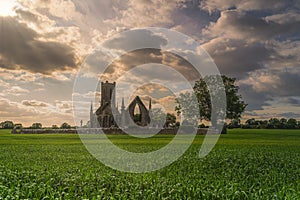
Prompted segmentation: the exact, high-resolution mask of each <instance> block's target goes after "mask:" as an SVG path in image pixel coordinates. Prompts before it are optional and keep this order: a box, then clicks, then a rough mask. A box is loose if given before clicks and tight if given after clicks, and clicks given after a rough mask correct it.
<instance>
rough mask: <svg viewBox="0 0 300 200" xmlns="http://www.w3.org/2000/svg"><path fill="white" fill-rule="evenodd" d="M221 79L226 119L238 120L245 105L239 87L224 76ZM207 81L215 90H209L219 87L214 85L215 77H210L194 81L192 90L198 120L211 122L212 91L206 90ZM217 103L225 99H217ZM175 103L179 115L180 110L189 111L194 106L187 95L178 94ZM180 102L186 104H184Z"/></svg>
mask: <svg viewBox="0 0 300 200" xmlns="http://www.w3.org/2000/svg"><path fill="white" fill-rule="evenodd" d="M221 77H222V81H223V84H224V89H225V94H226V105H227V108H226V119H230V120H239V119H240V118H241V115H242V113H243V112H244V110H245V108H246V106H247V104H245V102H244V101H243V100H242V97H241V95H240V94H239V93H238V90H239V87H238V86H237V85H236V83H235V81H236V79H235V78H230V77H227V76H224V75H222V76H221ZM207 81H209V82H210V84H211V85H213V86H214V85H215V86H214V87H215V88H214V87H212V88H211V90H213V89H216V87H221V86H220V85H218V84H214V83H216V81H217V78H216V77H215V76H210V77H206V78H205V79H203V78H201V79H200V80H198V81H196V82H195V85H194V87H193V90H194V94H195V96H196V99H197V101H198V106H199V111H200V120H207V121H212V120H213V119H211V118H212V116H211V112H212V104H211V93H212V92H214V91H209V90H208V86H207ZM215 96H217V95H215ZM218 101H225V99H219V100H218ZM176 102H177V103H178V105H177V106H176V108H175V110H176V111H177V112H179V113H180V112H181V111H182V110H185V109H189V108H188V107H189V106H194V105H193V103H191V102H193V100H192V95H191V94H188V93H183V94H180V96H179V97H178V98H177V99H176ZM182 102H186V104H185V103H182ZM196 110H198V109H196Z"/></svg>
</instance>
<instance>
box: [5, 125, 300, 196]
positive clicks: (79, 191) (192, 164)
mask: <svg viewBox="0 0 300 200" xmlns="http://www.w3.org/2000/svg"><path fill="white" fill-rule="evenodd" d="M203 138H204V136H197V137H196V139H195V141H194V143H193V144H192V145H191V147H190V148H189V150H188V151H187V152H186V153H185V154H184V155H183V156H182V157H181V158H180V159H179V160H178V161H176V162H174V163H173V164H171V165H170V166H168V167H166V168H163V169H161V170H159V171H155V172H150V173H144V174H133V173H124V172H119V171H116V170H113V169H110V168H109V167H106V166H104V165H103V164H101V163H100V162H99V161H97V160H96V159H95V158H94V157H93V156H91V155H90V154H89V153H88V151H87V150H86V149H85V147H84V146H83V145H82V143H81V140H80V139H79V137H78V135H75V134H74V135H11V134H10V133H9V131H7V130H0V199H55V198H57V199H300V130H239V129H235V130H229V131H228V134H227V135H222V136H221V138H220V140H219V141H218V143H217V145H216V146H215V148H214V149H213V151H212V152H211V153H210V154H209V155H208V156H207V157H205V158H203V159H200V158H199V157H198V153H199V149H200V146H201V143H202V141H203ZM110 139H111V140H112V141H113V142H115V143H116V144H118V145H120V146H122V147H123V148H126V149H128V150H131V151H136V150H137V149H143V151H147V150H153V149H158V148H160V147H161V146H164V145H166V144H167V143H168V141H169V140H170V139H171V137H170V136H165V135H161V136H157V137H155V138H152V139H148V140H143V143H144V144H143V143H141V142H137V141H136V140H133V139H132V138H128V137H126V136H110Z"/></svg>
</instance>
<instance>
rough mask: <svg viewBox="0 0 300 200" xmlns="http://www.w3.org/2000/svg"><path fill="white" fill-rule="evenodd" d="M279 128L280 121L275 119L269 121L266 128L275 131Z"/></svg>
mask: <svg viewBox="0 0 300 200" xmlns="http://www.w3.org/2000/svg"><path fill="white" fill-rule="evenodd" d="M279 127H280V121H279V119H277V118H271V119H269V123H268V128H271V129H276V128H279Z"/></svg>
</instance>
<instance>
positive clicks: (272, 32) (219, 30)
mask: <svg viewBox="0 0 300 200" xmlns="http://www.w3.org/2000/svg"><path fill="white" fill-rule="evenodd" d="M286 17H289V16H288V15H286ZM290 18H291V19H290V20H289V21H286V22H285V23H282V22H281V21H279V20H278V19H277V18H276V17H272V15H270V16H268V17H260V16H256V15H255V14H253V13H247V12H243V11H239V10H226V11H222V12H221V17H220V18H219V19H218V21H217V22H216V23H215V24H213V25H212V26H210V28H209V29H208V32H209V34H212V35H216V34H217V35H225V36H226V37H229V38H237V39H246V40H250V39H252V40H259V41H260V40H265V39H268V40H269V39H270V38H274V37H275V38H278V37H280V38H283V37H289V36H292V35H294V34H297V35H299V34H300V29H299V28H298V27H300V20H299V17H298V18H297V17H296V18H295V17H293V18H292V17H291V16H290Z"/></svg>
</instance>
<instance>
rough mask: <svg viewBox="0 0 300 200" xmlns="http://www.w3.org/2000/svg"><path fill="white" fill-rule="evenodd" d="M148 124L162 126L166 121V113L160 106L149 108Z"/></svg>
mask: <svg viewBox="0 0 300 200" xmlns="http://www.w3.org/2000/svg"><path fill="white" fill-rule="evenodd" d="M150 119H151V121H150V124H151V126H153V127H156V126H158V127H163V125H164V124H165V122H166V113H164V112H163V111H162V109H161V108H152V109H151V110H150Z"/></svg>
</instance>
